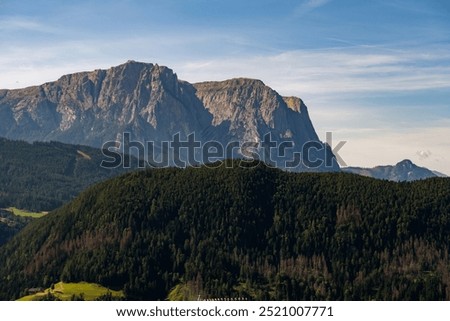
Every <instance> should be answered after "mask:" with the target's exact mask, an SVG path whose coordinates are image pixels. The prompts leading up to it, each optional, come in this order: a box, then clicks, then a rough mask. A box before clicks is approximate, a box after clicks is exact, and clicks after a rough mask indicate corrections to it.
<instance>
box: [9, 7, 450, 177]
mask: <svg viewBox="0 0 450 321" xmlns="http://www.w3.org/2000/svg"><path fill="white" fill-rule="evenodd" d="M0 48H1V50H0V88H19V87H25V86H29V85H36V84H41V83H43V82H46V81H52V80H55V79H57V78H59V77H60V76H61V75H63V74H66V73H70V72H76V71H81V70H93V69H98V68H109V67H110V66H113V65H118V64H120V63H123V62H125V61H127V60H130V59H133V60H139V61H145V62H153V63H159V64H161V65H167V66H169V67H170V68H172V69H174V71H175V72H177V74H178V76H179V78H181V79H184V80H188V81H191V82H196V81H203V80H223V79H227V78H231V77H251V78H258V79H261V80H263V81H264V82H265V83H266V84H267V85H269V86H271V87H272V88H274V89H275V90H277V91H278V92H279V93H280V94H283V95H296V96H299V97H301V98H302V99H303V100H304V101H305V103H306V104H307V105H308V107H309V111H310V115H311V118H312V120H313V123H314V125H315V127H316V130H317V132H318V134H319V136H320V137H322V138H323V139H324V138H325V133H326V132H327V131H331V132H333V136H334V140H335V141H338V140H345V141H347V144H346V145H345V146H344V147H343V149H342V150H341V156H342V158H343V159H344V160H345V161H346V163H347V164H348V165H358V166H374V165H379V164H394V163H396V162H398V161H400V160H402V159H405V158H409V159H411V160H413V161H414V162H415V163H417V164H419V165H422V166H426V167H429V168H432V169H437V170H440V171H442V172H445V173H446V174H450V2H449V1H448V0H440V1H439V0H371V1H361V0H298V1H282V0H281V1H280V0H278V1H272V0H259V1H242V0H240V1H235V0H231V1H217V0H192V1H189V0H165V1H163V0H161V1H151V0H150V1H138V0H122V1H108V0H105V1H86V0H79V1H76V2H75V1H56V0H55V1H39V0H37V1H30V0H22V1H10V0H0Z"/></svg>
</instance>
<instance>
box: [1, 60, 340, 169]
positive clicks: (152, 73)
mask: <svg viewBox="0 0 450 321" xmlns="http://www.w3.org/2000/svg"><path fill="white" fill-rule="evenodd" d="M124 133H129V137H130V139H132V140H136V141H139V142H143V143H145V142H148V141H152V142H154V143H155V146H157V147H158V146H161V142H162V141H167V142H170V141H172V140H173V135H175V134H177V133H179V134H180V138H181V139H185V138H186V137H187V136H188V135H189V134H191V133H194V134H195V137H196V139H197V140H199V141H200V142H206V141H210V140H215V141H218V142H220V143H222V144H223V145H224V146H225V145H227V144H229V143H230V142H239V143H241V144H242V143H244V142H254V143H259V142H261V141H262V140H263V139H264V137H265V135H266V134H267V133H270V134H271V137H272V140H273V141H275V142H276V143H277V144H281V143H282V142H286V141H290V142H292V145H293V147H292V148H290V149H289V150H288V151H287V153H286V155H285V156H286V158H289V157H290V158H292V157H293V153H294V152H300V151H302V146H303V145H304V144H305V142H310V141H313V142H316V143H320V142H319V139H318V137H317V135H316V132H315V131H314V128H313V126H312V123H311V120H310V119H309V115H308V111H307V108H306V106H305V105H304V104H303V102H302V101H301V100H300V99H299V98H296V97H281V96H280V95H279V94H278V93H276V92H275V91H274V90H273V89H271V88H269V87H267V86H265V85H264V83H262V82H261V81H259V80H252V79H243V78H239V79H231V80H227V81H223V82H205V83H199V84H195V85H192V84H190V83H188V82H185V81H181V80H179V79H178V77H177V75H176V74H175V73H174V72H173V71H172V70H171V69H169V68H167V67H163V66H158V65H154V64H147V63H140V62H135V61H129V62H127V63H125V64H122V65H119V66H117V67H112V68H110V69H108V70H95V71H92V72H80V73H76V74H70V75H65V76H63V77H61V78H60V79H59V80H57V81H55V82H51V83H46V84H44V85H41V86H36V87H29V88H24V89H18V90H1V91H0V136H4V137H7V138H11V139H23V140H26V141H35V140H40V141H50V140H55V141H62V142H66V143H74V144H85V145H90V146H95V147H101V146H102V145H103V144H104V143H105V142H107V141H121V139H122V137H123V135H124ZM320 144H321V145H320V146H322V147H324V146H325V145H323V144H322V143H320ZM316 149H317V146H316ZM156 153H160V151H159V152H158V151H157V152H156ZM271 153H273V154H274V155H275V156H277V155H278V151H277V150H275V149H273V150H271ZM329 154H331V153H329ZM331 155H332V154H331ZM155 156H158V155H155ZM224 156H226V155H224ZM232 156H241V154H240V153H239V152H233V154H232ZM169 157H170V155H169ZM311 157H312V159H315V158H321V159H324V157H325V155H324V153H323V152H320V151H319V152H317V151H315V150H312V156H311ZM278 165H279V166H280V167H286V166H285V165H283V164H278ZM296 169H300V170H301V169H304V166H303V165H302V164H300V165H299V167H298V168H296ZM315 169H319V170H322V169H324V168H322V167H320V168H315ZM327 169H329V170H336V169H338V166H337V165H336V163H335V162H334V163H333V164H332V166H331V167H330V168H327Z"/></svg>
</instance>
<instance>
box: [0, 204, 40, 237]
mask: <svg viewBox="0 0 450 321" xmlns="http://www.w3.org/2000/svg"><path fill="white" fill-rule="evenodd" d="M31 220H32V218H30V217H22V216H17V215H14V214H13V213H11V212H9V211H6V210H2V209H0V246H1V245H3V244H5V243H6V242H7V241H9V240H10V239H11V238H12V237H13V236H14V235H16V234H17V233H18V232H19V231H20V230H21V229H23V228H24V227H25V226H26V225H27V224H28V223H29V222H30V221H31Z"/></svg>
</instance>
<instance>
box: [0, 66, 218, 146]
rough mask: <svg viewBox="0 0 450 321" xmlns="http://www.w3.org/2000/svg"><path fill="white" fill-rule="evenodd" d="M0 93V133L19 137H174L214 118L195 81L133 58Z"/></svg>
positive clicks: (87, 140)
mask: <svg viewBox="0 0 450 321" xmlns="http://www.w3.org/2000/svg"><path fill="white" fill-rule="evenodd" d="M2 96H3V97H2ZM0 97H1V98H0V114H1V115H2V116H3V115H4V117H2V123H1V128H2V129H1V134H2V135H4V136H6V137H8V138H14V139H24V140H58V141H63V142H67V143H82V144H87V145H92V146H96V147H99V146H102V144H103V143H104V142H105V141H109V140H115V139H117V138H120V137H121V136H122V135H123V133H124V132H129V133H130V135H131V138H133V139H136V140H139V141H145V140H147V139H149V138H151V139H154V140H157V141H160V140H170V139H171V138H172V135H173V133H177V132H180V133H181V134H184V135H187V134H189V133H191V132H195V131H198V129H199V128H204V127H207V126H208V124H209V123H210V121H211V116H210V115H209V113H208V112H207V111H206V110H205V109H204V108H203V105H202V103H201V102H200V101H199V100H198V99H196V96H195V94H194V88H193V87H192V85H190V84H189V83H187V82H182V81H179V80H178V78H177V76H176V74H174V73H173V72H172V70H170V69H169V68H167V67H160V66H158V65H153V64H144V63H138V62H133V61H130V62H128V63H126V64H123V65H120V66H117V67H113V68H111V69H108V70H96V71H93V72H82V73H77V74H71V75H66V76H63V77H61V78H60V79H59V80H58V81H56V82H52V83H47V84H44V85H42V86H39V87H30V88H25V89H19V90H11V91H5V92H4V93H3V95H0Z"/></svg>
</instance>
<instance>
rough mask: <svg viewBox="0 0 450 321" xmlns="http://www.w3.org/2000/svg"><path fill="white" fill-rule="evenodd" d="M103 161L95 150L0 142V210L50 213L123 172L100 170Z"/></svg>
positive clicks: (78, 147)
mask: <svg viewBox="0 0 450 321" xmlns="http://www.w3.org/2000/svg"><path fill="white" fill-rule="evenodd" d="M103 159H104V156H103V154H102V152H101V150H100V149H96V148H91V147H86V146H78V145H68V144H62V143H58V142H49V143H33V144H29V143H26V142H23V141H11V140H7V139H4V138H0V208H6V207H9V206H14V207H18V208H21V209H27V210H31V211H49V210H53V209H55V208H57V207H59V206H61V205H62V204H64V203H66V202H68V201H70V200H72V199H73V198H74V197H75V196H76V195H78V193H80V192H81V191H82V190H83V189H85V188H86V187H88V186H89V185H91V184H93V183H96V182H99V181H102V180H105V179H107V178H111V177H113V176H116V175H118V174H120V173H122V172H124V169H122V168H118V169H105V168H102V167H101V166H100V164H101V161H102V160H103ZM133 161H134V162H135V163H136V160H133ZM132 165H133V164H132ZM134 166H135V165H134Z"/></svg>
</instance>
